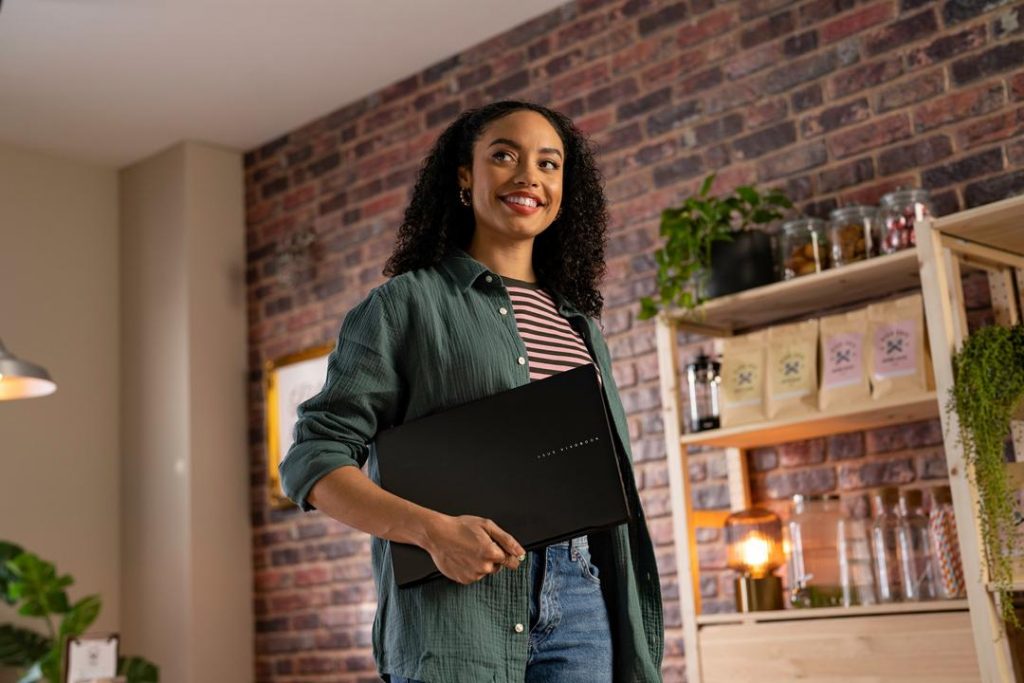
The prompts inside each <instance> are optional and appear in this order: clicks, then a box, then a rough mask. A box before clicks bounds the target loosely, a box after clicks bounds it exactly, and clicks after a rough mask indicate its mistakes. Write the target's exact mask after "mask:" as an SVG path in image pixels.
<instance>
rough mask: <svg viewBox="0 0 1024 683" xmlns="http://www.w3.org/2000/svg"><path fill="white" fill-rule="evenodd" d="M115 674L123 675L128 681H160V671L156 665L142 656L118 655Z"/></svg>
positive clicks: (146, 682) (137, 682) (151, 682)
mask: <svg viewBox="0 0 1024 683" xmlns="http://www.w3.org/2000/svg"><path fill="white" fill-rule="evenodd" d="M117 675H118V676H124V677H125V678H126V679H127V680H128V683H159V682H160V672H159V671H158V670H157V668H156V666H155V665H154V664H153V663H152V662H149V661H147V660H145V659H143V658H142V657H118V659H117Z"/></svg>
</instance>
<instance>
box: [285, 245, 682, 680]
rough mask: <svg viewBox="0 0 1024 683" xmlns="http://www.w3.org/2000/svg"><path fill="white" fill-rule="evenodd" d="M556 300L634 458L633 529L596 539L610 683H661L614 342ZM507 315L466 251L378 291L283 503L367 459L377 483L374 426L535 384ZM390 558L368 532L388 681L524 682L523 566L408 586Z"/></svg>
mask: <svg viewBox="0 0 1024 683" xmlns="http://www.w3.org/2000/svg"><path fill="white" fill-rule="evenodd" d="M551 294H552V296H553V297H554V299H555V302H556V303H557V305H558V311H559V313H560V314H561V315H562V316H563V317H565V318H566V319H567V320H568V321H569V323H570V324H571V325H572V326H573V328H574V329H575V330H576V331H578V332H579V333H580V335H581V336H582V337H583V339H584V341H585V342H586V344H587V347H588V349H589V350H590V353H591V355H592V357H593V358H594V359H595V360H596V364H597V366H598V369H599V370H600V372H601V376H602V379H603V380H604V381H603V385H604V394H605V397H606V399H607V402H608V407H609V409H610V414H611V416H612V421H613V425H612V431H613V433H614V434H615V436H616V442H617V446H618V450H619V453H620V454H622V455H620V457H624V458H626V459H627V460H628V462H626V461H624V462H623V463H622V470H623V479H624V480H625V485H626V492H627V496H628V502H629V505H630V508H631V509H632V511H633V513H634V520H633V521H632V522H631V523H630V524H623V525H620V526H618V527H615V528H613V529H610V530H607V531H603V532H600V533H593V534H590V535H589V537H590V547H591V554H592V556H593V559H594V562H595V563H596V564H597V565H598V566H599V567H600V568H601V583H602V589H603V592H604V598H605V603H606V605H607V606H608V614H609V618H610V621H611V625H612V639H613V647H614V649H613V652H614V657H613V659H614V668H615V671H614V680H615V681H624V682H629V683H646V682H648V681H660V680H661V660H662V655H663V651H664V622H663V615H662V605H661V587H660V582H659V576H658V568H657V565H656V564H655V557H654V548H653V545H652V543H651V537H650V534H649V533H648V530H647V524H646V522H645V520H644V515H643V510H642V508H641V504H640V499H639V495H638V493H637V488H636V480H635V479H634V476H633V468H632V453H631V451H630V448H629V431H628V429H627V425H626V415H625V411H624V410H623V408H622V403H621V401H620V399H619V395H618V391H617V389H616V387H615V381H614V379H613V377H612V364H611V357H610V355H609V352H608V346H607V344H606V342H605V340H604V338H603V336H602V335H601V332H600V330H599V329H598V327H597V325H596V324H595V322H594V320H592V319H590V318H588V317H586V316H584V315H583V314H582V313H580V312H579V311H578V310H577V309H576V308H574V307H573V306H572V305H571V304H570V303H569V302H568V301H567V300H566V299H565V297H563V296H562V295H560V294H559V293H558V292H555V291H552V292H551ZM502 307H505V308H506V309H508V310H511V309H512V304H511V301H510V300H509V296H508V292H507V290H506V289H505V287H504V285H503V284H502V282H501V278H500V277H499V276H498V275H497V274H495V273H493V272H492V271H490V270H489V269H488V268H487V266H485V265H484V264H483V263H481V262H479V261H477V260H476V259H474V258H472V257H471V256H470V255H469V254H468V253H466V252H465V251H463V250H458V251H457V252H456V253H455V254H453V255H450V256H448V257H446V258H445V259H444V260H442V261H441V262H440V263H439V264H438V265H436V266H433V267H428V268H421V269H418V270H415V271H410V272H406V273H402V274H401V275H398V276H396V277H393V278H391V279H390V280H388V281H387V282H386V283H384V284H382V285H380V286H379V287H376V288H374V289H373V290H371V291H370V293H369V294H368V295H367V297H366V298H365V299H363V300H362V301H361V302H360V303H358V304H357V305H356V306H355V307H354V308H352V309H351V310H350V311H349V312H348V314H347V315H346V316H345V319H344V321H343V322H342V325H341V331H340V333H339V336H338V344H337V346H336V347H335V349H334V351H332V352H331V355H330V357H329V359H328V368H327V381H326V383H325V384H324V387H323V389H322V390H321V391H320V393H319V394H317V395H316V396H314V397H313V398H311V399H309V400H308V401H306V402H304V403H302V404H301V405H300V406H299V410H298V416H299V419H298V422H297V423H296V426H295V433H294V436H295V444H294V445H293V446H292V447H291V449H290V450H289V451H288V455H287V457H286V458H285V459H284V460H283V461H282V462H281V466H280V472H281V481H282V487H283V488H284V491H285V493H286V494H287V495H288V497H289V498H291V499H292V500H294V501H295V502H296V503H297V504H298V505H300V506H301V507H302V509H303V510H312V509H313V507H312V506H311V505H310V504H309V502H308V501H307V500H306V497H307V496H308V495H309V491H310V489H312V488H313V485H314V484H315V483H316V482H317V480H319V479H320V478H321V477H323V476H324V475H326V474H327V473H328V472H330V471H332V470H334V469H336V468H338V467H343V466H346V465H352V466H356V467H362V466H363V465H364V464H366V463H367V461H369V462H368V466H367V474H368V476H369V477H370V478H371V479H372V480H373V481H375V482H378V483H379V481H380V480H379V477H378V474H377V469H376V452H375V448H374V444H373V443H372V442H373V439H374V436H375V435H376V434H377V432H378V431H380V430H383V429H386V428H388V427H390V426H392V425H397V424H401V423H402V422H404V421H406V420H413V419H416V418H418V417H422V416H425V415H429V414H431V413H435V412H437V411H440V410H443V409H446V408H449V407H454V406H457V405H461V404H463V403H466V402H469V401H472V400H475V399H479V398H483V397H485V396H490V395H492V394H495V393H497V392H500V391H505V390H508V389H512V388H514V387H517V386H521V385H523V384H528V383H529V381H530V372H529V366H528V364H527V363H526V362H525V359H526V355H527V354H526V346H525V345H524V344H523V341H522V339H521V338H520V336H519V333H518V331H517V329H516V325H515V320H514V319H513V316H511V315H501V313H500V312H499V309H500V308H502ZM439 466H443V463H439ZM389 554H390V553H389V541H387V540H385V539H381V538H377V537H372V545H371V561H372V564H373V575H374V581H375V584H376V587H377V613H376V617H375V619H374V623H373V653H374V657H375V659H376V662H377V666H378V668H379V670H380V671H381V672H383V673H390V674H397V675H400V676H405V677H407V678H413V679H417V680H421V681H426V682H427V683H481V682H485V681H489V682H495V683H521V682H522V681H523V680H524V679H525V675H526V673H525V672H526V661H527V640H528V638H529V629H526V630H522V632H521V633H520V632H517V631H516V628H515V626H516V625H517V624H523V625H527V624H529V619H530V589H531V586H530V585H529V583H530V582H529V572H528V571H525V570H520V571H507V570H506V571H501V572H498V573H497V574H492V575H489V576H486V577H484V578H483V579H481V580H480V581H477V582H475V583H472V584H470V585H461V584H458V583H455V582H453V581H449V580H447V579H437V580H432V581H428V582H426V583H424V584H420V585H417V586H412V587H409V588H402V589H399V588H398V587H397V585H396V584H395V581H394V576H393V574H392V571H391V558H390V556H389Z"/></svg>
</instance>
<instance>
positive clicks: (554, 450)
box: [537, 436, 601, 460]
mask: <svg viewBox="0 0 1024 683" xmlns="http://www.w3.org/2000/svg"><path fill="white" fill-rule="evenodd" d="M600 438H601V437H599V436H593V437H591V438H589V439H583V440H581V441H573V442H571V443H567V444H565V445H564V446H561V447H559V448H552V449H551V450H550V451H544V452H543V453H540V454H539V455H538V456H537V459H538V460H544V459H546V458H550V457H552V456H554V455H558V454H559V453H566V452H568V451H571V450H572V449H574V448H579V447H580V446H586V445H587V444H592V443H594V442H596V441H597V440H598V439H600Z"/></svg>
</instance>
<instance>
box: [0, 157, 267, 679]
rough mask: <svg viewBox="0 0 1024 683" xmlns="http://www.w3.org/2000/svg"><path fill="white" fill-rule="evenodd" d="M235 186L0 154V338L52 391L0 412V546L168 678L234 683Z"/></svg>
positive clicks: (248, 618)
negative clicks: (67, 584)
mask: <svg viewBox="0 0 1024 683" xmlns="http://www.w3.org/2000/svg"><path fill="white" fill-rule="evenodd" d="M242 193H243V183H242V161H241V155H240V154H239V153H238V152H234V151H230V150H224V149H219V148H214V147H210V146H207V145H201V144H195V143H183V144H179V145H176V146H174V147H173V148H171V149H169V150H167V151H165V152H163V153H161V154H158V155H155V156H154V157H152V158H150V159H147V160H144V161H142V162H140V163H138V164H135V165H134V166H132V167H130V168H127V169H124V170H122V171H121V172H118V171H115V170H113V169H102V168H96V167H90V166H85V165H80V164H75V163H70V162H67V161H61V160H58V159H52V158H49V157H46V156H43V155H40V154H37V153H34V152H29V151H25V150H18V149H13V148H10V147H5V146H0V240H2V241H0V338H2V339H3V340H4V342H5V343H6V344H7V346H8V348H9V349H10V350H11V351H12V352H13V353H15V354H17V355H20V356H22V357H24V358H26V359H27V360H31V361H34V362H36V363H39V364H42V365H44V366H46V367H47V368H48V369H49V370H50V372H51V374H52V375H53V377H54V379H55V380H56V382H57V384H58V387H59V388H58V390H57V393H56V394H54V395H52V396H49V397H45V398H40V399H32V400H26V401H14V402H3V403H0V436H2V441H0V539H8V540H11V541H14V542H17V543H20V544H22V545H24V546H25V547H27V548H29V549H31V550H33V551H35V552H37V553H39V554H41V555H42V556H44V557H46V558H47V559H50V560H53V561H55V562H56V563H57V567H58V569H59V570H60V571H62V572H66V573H70V574H72V575H74V576H75V577H76V579H77V582H76V585H74V586H72V587H71V588H70V591H69V592H70V595H71V597H72V598H73V599H74V598H79V597H82V596H84V595H86V594H89V593H99V594H100V595H101V596H102V597H103V601H104V609H103V612H102V614H101V616H100V618H99V620H98V621H97V622H96V624H95V626H94V627H93V628H92V629H90V630H91V631H118V632H120V633H121V634H122V652H124V653H125V654H129V655H142V656H144V657H146V658H147V659H150V660H152V661H155V662H156V663H157V664H158V665H160V667H161V680H164V681H170V682H172V683H206V682H207V681H217V682H218V683H234V682H238V683H242V682H243V681H244V682H246V683H249V682H251V681H252V680H253V616H252V568H251V547H250V535H251V530H250V526H249V517H250V512H249V465H248V454H247V444H246V442H247V433H248V432H247V428H246V415H247V411H246V365H247V364H246V323H245V294H244V286H245V283H244V279H245V270H244V268H245V265H244V264H245V244H244V215H243V195H242ZM9 620H15V621H18V620H17V619H16V617H15V615H13V614H12V611H11V610H10V609H8V608H7V607H6V606H5V605H2V604H0V623H3V622H6V621H9ZM21 622H22V623H25V624H26V625H34V626H36V627H37V628H40V630H42V628H41V623H40V624H38V625H37V624H35V623H34V622H33V621H32V620H25V619H23V620H21ZM13 680H15V679H14V678H13V677H12V672H9V671H8V672H6V673H5V672H3V671H0V683H7V681H13Z"/></svg>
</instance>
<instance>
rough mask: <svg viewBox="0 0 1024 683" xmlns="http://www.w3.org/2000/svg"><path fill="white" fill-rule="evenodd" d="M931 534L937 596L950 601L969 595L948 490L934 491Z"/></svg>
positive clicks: (929, 522) (929, 526) (951, 499)
mask: <svg viewBox="0 0 1024 683" xmlns="http://www.w3.org/2000/svg"><path fill="white" fill-rule="evenodd" d="M928 531H929V535H930V537H931V543H932V558H933V562H934V566H935V570H934V571H935V587H936V596H937V597H939V598H945V599H947V600H955V599H958V598H963V597H964V596H965V595H966V594H967V588H966V584H964V568H963V565H962V564H961V563H960V542H959V540H958V539H957V536H956V516H955V515H954V514H953V497H952V495H951V494H950V491H949V487H948V486H936V487H935V488H933V489H932V507H931V510H929V511H928Z"/></svg>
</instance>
